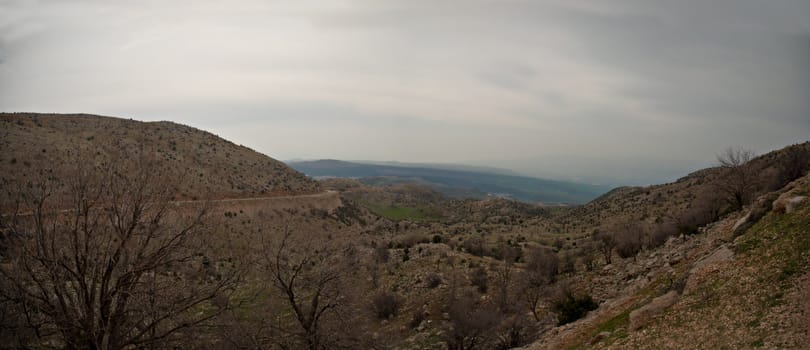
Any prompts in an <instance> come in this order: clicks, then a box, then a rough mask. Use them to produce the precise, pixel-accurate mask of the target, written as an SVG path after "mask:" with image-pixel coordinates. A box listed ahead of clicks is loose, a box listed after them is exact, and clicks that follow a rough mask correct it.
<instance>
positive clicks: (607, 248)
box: [592, 230, 616, 264]
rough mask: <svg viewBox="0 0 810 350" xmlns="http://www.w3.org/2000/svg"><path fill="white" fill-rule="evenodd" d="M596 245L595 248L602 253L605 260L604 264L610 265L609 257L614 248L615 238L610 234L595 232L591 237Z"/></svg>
mask: <svg viewBox="0 0 810 350" xmlns="http://www.w3.org/2000/svg"><path fill="white" fill-rule="evenodd" d="M592 238H593V241H594V242H595V244H596V248H597V249H598V250H599V251H600V252H601V253H602V256H603V257H604V258H605V264H610V262H611V257H612V256H613V248H615V247H616V238H615V237H613V235H612V234H611V233H610V232H604V231H601V230H600V231H597V232H595V233H594V235H593V236H592Z"/></svg>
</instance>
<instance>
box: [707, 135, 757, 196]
mask: <svg viewBox="0 0 810 350" xmlns="http://www.w3.org/2000/svg"><path fill="white" fill-rule="evenodd" d="M753 158H754V152H753V151H751V150H747V149H743V148H739V147H736V148H735V147H732V148H727V149H726V150H725V151H723V153H721V154H719V155H717V163H718V164H719V165H720V167H721V169H722V175H721V177H720V179H718V181H716V183H715V186H716V188H717V189H718V191H720V192H721V193H723V194H724V195H725V197H726V201H727V202H728V204H729V205H730V206H731V207H732V208H734V209H740V208H742V207H743V206H744V205H746V204H748V203H749V202H750V201H751V199H752V197H753V194H754V193H755V191H756V188H757V185H758V183H757V170H756V169H754V168H753V167H752V166H751V165H750V164H749V162H750V161H751V159H753Z"/></svg>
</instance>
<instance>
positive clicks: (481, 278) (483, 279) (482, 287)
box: [470, 266, 487, 293]
mask: <svg viewBox="0 0 810 350" xmlns="http://www.w3.org/2000/svg"><path fill="white" fill-rule="evenodd" d="M470 284H472V285H473V286H476V287H478V291H479V292H481V293H486V292H487V269H486V268H485V267H483V266H481V267H477V268H475V269H473V270H472V272H471V273H470Z"/></svg>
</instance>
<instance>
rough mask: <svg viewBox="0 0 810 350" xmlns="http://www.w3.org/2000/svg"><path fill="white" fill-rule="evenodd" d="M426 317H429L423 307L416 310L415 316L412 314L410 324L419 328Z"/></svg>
mask: <svg viewBox="0 0 810 350" xmlns="http://www.w3.org/2000/svg"><path fill="white" fill-rule="evenodd" d="M425 319H427V315H425V312H424V311H422V310H421V309H419V310H416V311H415V312H414V313H413V316H411V322H409V323H408V325H409V326H411V328H417V327H419V325H420V324H422V321H424V320H425Z"/></svg>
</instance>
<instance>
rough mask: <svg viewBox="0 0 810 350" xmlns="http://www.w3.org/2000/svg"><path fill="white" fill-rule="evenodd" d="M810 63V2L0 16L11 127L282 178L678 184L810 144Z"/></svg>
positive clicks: (73, 11)
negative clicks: (71, 125) (130, 121)
mask: <svg viewBox="0 0 810 350" xmlns="http://www.w3.org/2000/svg"><path fill="white" fill-rule="evenodd" d="M808 63H810V1H807V0H767V1H764V0H713V1H706V0H678V1H671V0H663V1H651V0H627V1H606V0H591V1H583V0H577V1H571V0H535V1H517V0H515V1H512V0H493V1H475V0H464V1H435V0H433V1H419V0H408V1H405V0H403V1H382V0H368V1H363V0H353V1H302V0H295V1H205V0H193V1H177V0H173V1H165V0H157V1H129V2H124V1H109V0H108V1H101V0H99V1H18V0H0V110H2V111H6V112H14V111H33V112H60V113H63V112H84V113H93V114H103V115H111V116H120V117H126V118H134V119H139V120H171V121H176V122H180V123H183V124H188V125H192V126H195V127H198V128H201V129H205V130H208V131H211V132H213V133H216V134H218V135H220V136H223V137H225V138H227V139H230V140H232V141H234V142H236V143H240V144H244V145H246V146H249V147H251V148H253V149H256V150H258V151H260V152H263V153H266V154H267V155H270V156H271V157H274V158H277V159H282V160H285V159H292V158H306V159H313V158H337V159H367V160H397V161H413V162H453V163H474V164H489V165H494V166H502V167H509V168H513V169H516V170H518V171H521V172H524V173H528V174H533V175H538V176H550V177H568V176H570V177H576V178H581V179H595V178H606V177H607V178H617V179H620V180H617V181H619V182H621V181H629V182H633V181H637V182H645V181H649V182H655V181H664V180H669V179H671V178H672V177H673V176H676V175H684V174H686V173H688V172H689V171H692V170H695V169H697V168H699V167H702V166H705V165H707V164H711V162H712V161H713V159H714V155H715V154H716V153H719V152H720V151H722V150H723V149H724V148H725V147H727V146H731V145H739V146H743V147H747V148H750V149H753V150H755V151H757V152H758V153H764V152H767V151H769V150H772V149H775V148H781V147H782V146H786V145H788V144H791V143H796V142H801V141H806V140H808V139H810V64H808ZM594 181H596V180H594Z"/></svg>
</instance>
